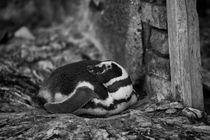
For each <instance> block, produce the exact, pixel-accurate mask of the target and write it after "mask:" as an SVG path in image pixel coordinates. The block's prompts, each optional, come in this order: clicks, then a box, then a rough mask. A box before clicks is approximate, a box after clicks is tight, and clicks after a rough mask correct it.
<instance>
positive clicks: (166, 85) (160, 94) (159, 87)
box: [145, 75, 171, 102]
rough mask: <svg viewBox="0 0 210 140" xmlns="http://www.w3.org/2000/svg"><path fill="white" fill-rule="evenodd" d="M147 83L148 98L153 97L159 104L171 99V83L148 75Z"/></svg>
mask: <svg viewBox="0 0 210 140" xmlns="http://www.w3.org/2000/svg"><path fill="white" fill-rule="evenodd" d="M145 83H146V85H145V86H146V87H145V88H146V92H147V94H148V96H149V97H152V96H153V97H154V98H155V99H156V100H157V101H158V102H161V101H162V100H167V99H168V98H170V97H171V89H170V84H171V83H170V81H168V80H165V79H162V78H158V77H156V76H149V75H147V76H146V80H145Z"/></svg>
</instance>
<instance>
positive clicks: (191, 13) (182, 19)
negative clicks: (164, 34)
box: [167, 0, 204, 110]
mask: <svg viewBox="0 0 210 140" xmlns="http://www.w3.org/2000/svg"><path fill="white" fill-rule="evenodd" d="M167 19H168V36H169V53H170V67H171V89H172V90H171V91H172V95H173V97H174V99H176V100H181V101H183V102H184V104H185V105H187V106H191V107H195V108H197V109H201V110H203V108H204V104H203V92H202V84H201V74H200V69H201V58H200V42H199V25H198V15H197V11H196V0H167Z"/></svg>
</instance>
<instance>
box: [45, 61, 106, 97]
mask: <svg viewBox="0 0 210 140" xmlns="http://www.w3.org/2000/svg"><path fill="white" fill-rule="evenodd" d="M98 63H100V61H93V60H89V61H80V62H76V63H71V64H68V65H65V66H62V67H60V68H58V69H56V70H55V71H53V72H52V74H51V75H50V77H49V78H47V79H46V80H45V81H44V83H43V86H42V88H43V89H47V90H48V91H49V92H51V93H52V94H55V93H56V92H61V93H62V94H64V95H69V94H70V93H71V92H73V90H74V89H75V87H76V85H77V84H78V82H80V81H88V82H90V83H91V84H93V85H94V87H95V90H96V91H95V92H96V93H100V95H98V96H99V97H100V98H102V99H105V98H107V96H108V94H107V91H106V88H105V87H104V86H103V85H102V84H101V83H100V82H98V80H97V79H96V77H95V76H94V75H92V74H90V73H89V72H88V71H87V67H88V66H89V65H96V64H98Z"/></svg>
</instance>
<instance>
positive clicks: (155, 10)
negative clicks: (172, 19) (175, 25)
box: [140, 2, 167, 29]
mask: <svg viewBox="0 0 210 140" xmlns="http://www.w3.org/2000/svg"><path fill="white" fill-rule="evenodd" d="M140 13H141V14H142V15H141V18H142V21H143V22H147V23H149V24H151V25H152V26H154V27H156V28H159V29H167V15H166V6H165V5H157V4H153V3H149V2H142V4H141V12H140Z"/></svg>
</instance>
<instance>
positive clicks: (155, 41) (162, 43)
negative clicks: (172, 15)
mask: <svg viewBox="0 0 210 140" xmlns="http://www.w3.org/2000/svg"><path fill="white" fill-rule="evenodd" d="M150 43H151V48H152V50H154V51H155V52H158V53H160V54H161V55H163V56H164V55H165V56H166V55H169V47H168V33H167V31H162V30H157V29H154V28H152V31H151V37H150Z"/></svg>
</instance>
